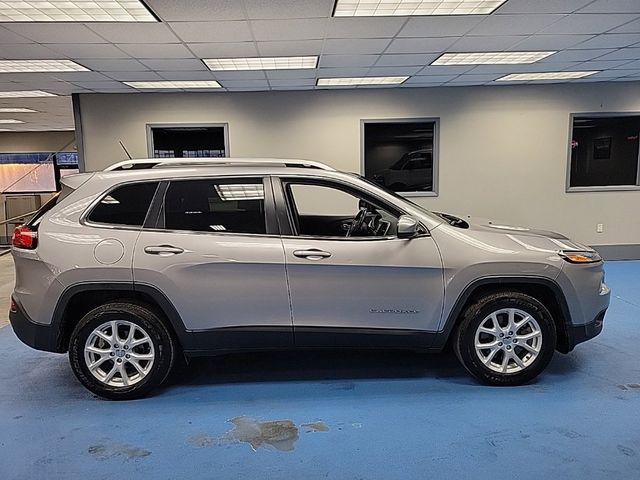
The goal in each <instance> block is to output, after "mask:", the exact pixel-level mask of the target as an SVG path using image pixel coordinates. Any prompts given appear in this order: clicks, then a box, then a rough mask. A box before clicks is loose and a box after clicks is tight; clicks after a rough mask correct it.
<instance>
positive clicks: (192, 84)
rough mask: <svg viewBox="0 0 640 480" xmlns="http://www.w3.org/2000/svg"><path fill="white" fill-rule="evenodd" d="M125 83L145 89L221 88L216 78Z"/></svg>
mask: <svg viewBox="0 0 640 480" xmlns="http://www.w3.org/2000/svg"><path fill="white" fill-rule="evenodd" d="M123 83H124V84H125V85H129V86H130V87H133V88H137V89H141V90H145V89H156V90H167V89H178V90H189V89H193V88H221V86H220V84H219V83H218V82H216V81H215V80H203V81H200V80H195V81H192V80H186V81H174V82H171V81H158V82H123Z"/></svg>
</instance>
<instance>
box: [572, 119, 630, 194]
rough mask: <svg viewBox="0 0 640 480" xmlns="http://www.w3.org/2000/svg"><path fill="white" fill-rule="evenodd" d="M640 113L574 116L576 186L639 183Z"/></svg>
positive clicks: (574, 185) (574, 181) (574, 175)
mask: <svg viewBox="0 0 640 480" xmlns="http://www.w3.org/2000/svg"><path fill="white" fill-rule="evenodd" d="M639 134H640V116H618V117H613V116H612V117H574V119H573V136H572V138H571V177H570V182H569V184H570V186H572V187H598V186H611V185H636V183H637V181H638V135H639Z"/></svg>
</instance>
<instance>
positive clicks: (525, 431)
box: [0, 262, 640, 480]
mask: <svg viewBox="0 0 640 480" xmlns="http://www.w3.org/2000/svg"><path fill="white" fill-rule="evenodd" d="M607 279H608V283H609V284H610V285H611V287H612V288H613V291H614V298H613V301H612V305H611V308H610V310H609V313H608V314H607V319H606V327H605V331H604V333H603V334H602V335H601V336H600V337H598V338H597V339H595V340H593V341H591V342H589V343H586V344H584V345H581V346H579V347H578V348H577V349H576V351H574V352H573V353H572V354H570V355H568V356H563V355H559V354H558V355H556V356H555V358H554V360H553V362H552V364H551V365H550V367H549V369H548V370H547V372H546V373H545V374H543V376H542V377H541V378H540V379H539V380H538V381H537V382H536V383H534V384H532V385H528V386H524V387H518V388H490V387H485V386H481V385H478V384H476V383H474V382H473V381H472V380H470V379H469V378H468V377H467V375H466V374H465V373H464V372H463V371H462V369H461V368H460V367H459V366H458V364H457V362H456V361H455V359H454V358H453V357H452V356H451V355H450V354H443V355H432V356H424V355H417V354H410V353H397V352H384V353H362V352H351V353H340V352H326V353H306V354H305V353H301V354H292V353H286V354H284V353H283V354H269V355H244V356H238V355H236V356H228V357H224V358H219V359H208V360H200V361H197V362H195V363H194V364H192V366H191V368H190V369H189V370H188V371H186V372H184V373H182V374H181V375H177V376H176V377H179V378H174V379H173V381H172V382H171V384H170V385H169V386H168V387H167V388H165V389H163V390H162V391H161V392H158V394H157V395H156V396H155V397H153V398H148V399H144V400H139V401H135V402H127V403H117V402H108V401H103V400H99V399H97V398H94V397H93V396H92V395H91V394H89V393H87V391H85V390H84V389H83V388H82V387H81V386H80V385H79V384H78V383H77V382H76V380H75V378H74V377H73V374H72V373H71V371H70V369H69V367H68V364H67V360H66V358H65V357H64V356H58V355H53V354H47V353H42V352H36V351H33V350H30V349H29V348H27V347H26V346H24V345H22V344H21V343H20V342H19V341H18V340H17V339H16V338H15V336H14V334H13V332H12V330H11V328H10V327H8V328H2V329H0V358H1V359H2V362H1V363H0V478H3V479H11V480H19V479H32V478H39V479H65V480H68V479H75V478H83V479H84V478H90V479H92V480H93V479H102V478H104V479H110V480H112V479H114V478H118V479H128V478H136V477H137V476H138V475H139V476H140V478H153V479H154V480H156V479H181V478H198V479H200V478H206V479H227V478H233V479H239V478H248V479H252V480H253V479H272V478H278V479H282V478H291V479H300V478H305V479H317V478H323V479H324V478H329V479H367V480H369V479H393V478H398V479H403V480H404V479H420V480H423V479H429V478H434V479H440V478H469V477H471V476H472V477H471V478H474V479H494V478H513V479H536V480H538V479H540V478H558V479H584V478H588V479H590V480H591V479H610V478H615V479H637V478H640V385H638V384H640V362H639V361H638V358H639V355H640V262H615V263H609V264H607ZM232 419H233V422H231V421H230V420H232ZM269 421H280V422H279V423H266V424H265V423H262V424H261V423H257V422H269ZM252 445H253V446H252Z"/></svg>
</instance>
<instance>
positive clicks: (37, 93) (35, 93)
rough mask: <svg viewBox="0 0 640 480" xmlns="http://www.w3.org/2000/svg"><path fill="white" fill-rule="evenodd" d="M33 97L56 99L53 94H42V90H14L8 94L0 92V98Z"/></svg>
mask: <svg viewBox="0 0 640 480" xmlns="http://www.w3.org/2000/svg"><path fill="white" fill-rule="evenodd" d="M33 97H57V95H56V94H55V93H49V92H43V91H42V90H14V91H10V92H0V98H33Z"/></svg>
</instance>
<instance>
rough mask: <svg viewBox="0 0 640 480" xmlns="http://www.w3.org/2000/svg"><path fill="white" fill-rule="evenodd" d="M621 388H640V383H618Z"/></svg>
mask: <svg viewBox="0 0 640 480" xmlns="http://www.w3.org/2000/svg"><path fill="white" fill-rule="evenodd" d="M618 388H619V389H620V390H640V383H625V384H624V385H618Z"/></svg>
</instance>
